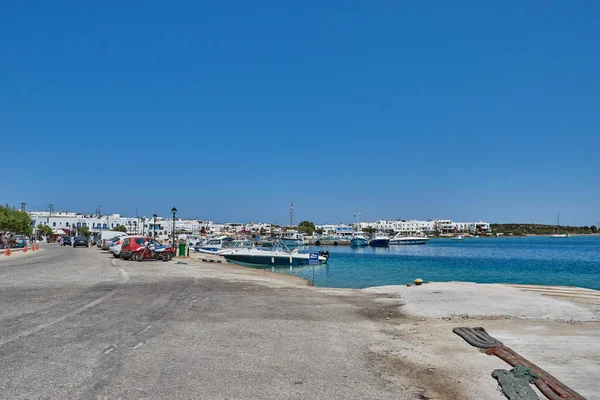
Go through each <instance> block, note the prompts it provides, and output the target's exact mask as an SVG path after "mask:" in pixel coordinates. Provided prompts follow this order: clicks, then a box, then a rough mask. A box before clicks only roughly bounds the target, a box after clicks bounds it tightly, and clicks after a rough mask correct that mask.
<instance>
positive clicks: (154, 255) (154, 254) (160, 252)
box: [130, 242, 175, 262]
mask: <svg viewBox="0 0 600 400" xmlns="http://www.w3.org/2000/svg"><path fill="white" fill-rule="evenodd" d="M174 256H175V249H174V248H173V246H156V245H155V244H154V243H150V242H146V244H145V245H144V246H140V247H138V248H137V249H136V250H135V251H134V252H133V253H131V257H130V259H131V260H132V261H144V260H160V261H164V262H166V261H170V260H172V259H173V257H174Z"/></svg>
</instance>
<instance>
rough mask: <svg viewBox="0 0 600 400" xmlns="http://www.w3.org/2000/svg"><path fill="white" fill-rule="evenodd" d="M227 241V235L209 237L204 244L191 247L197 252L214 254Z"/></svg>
mask: <svg viewBox="0 0 600 400" xmlns="http://www.w3.org/2000/svg"><path fill="white" fill-rule="evenodd" d="M228 241H229V238H228V237H227V236H218V237H215V238H212V239H209V240H208V242H207V243H206V244H204V245H200V246H195V247H193V249H194V250H195V251H197V252H198V253H207V254H216V253H217V252H218V251H219V250H221V249H222V248H223V247H224V246H225V245H226V243H227V242H228Z"/></svg>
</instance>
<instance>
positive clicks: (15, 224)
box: [0, 206, 33, 235]
mask: <svg viewBox="0 0 600 400" xmlns="http://www.w3.org/2000/svg"><path fill="white" fill-rule="evenodd" d="M0 231H1V232H11V233H17V234H25V235H31V232H32V231H33V228H32V227H31V217H30V216H29V214H27V213H26V212H21V211H17V210H11V209H10V208H8V207H2V206H0Z"/></svg>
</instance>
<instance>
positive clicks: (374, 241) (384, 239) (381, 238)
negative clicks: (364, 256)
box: [369, 232, 390, 247]
mask: <svg viewBox="0 0 600 400" xmlns="http://www.w3.org/2000/svg"><path fill="white" fill-rule="evenodd" d="M389 245H390V238H389V237H388V235H386V234H385V233H382V232H377V233H375V234H374V235H373V237H372V238H371V240H369V246H373V247H388V246H389Z"/></svg>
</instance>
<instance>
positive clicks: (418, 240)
mask: <svg viewBox="0 0 600 400" xmlns="http://www.w3.org/2000/svg"><path fill="white" fill-rule="evenodd" d="M428 241H429V238H426V237H424V236H402V235H400V234H397V235H396V236H394V237H393V238H392V239H390V244H396V245H415V244H425V243H427V242H428Z"/></svg>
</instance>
